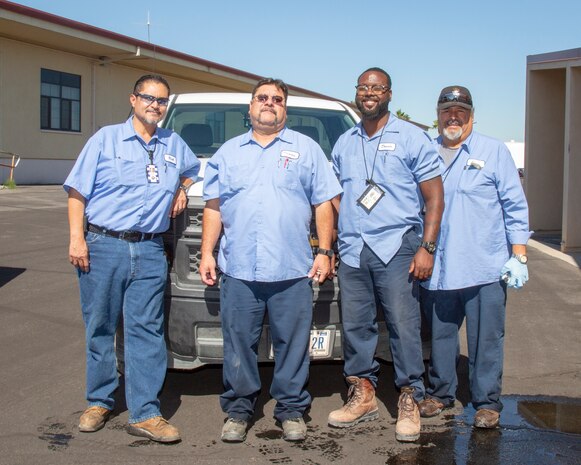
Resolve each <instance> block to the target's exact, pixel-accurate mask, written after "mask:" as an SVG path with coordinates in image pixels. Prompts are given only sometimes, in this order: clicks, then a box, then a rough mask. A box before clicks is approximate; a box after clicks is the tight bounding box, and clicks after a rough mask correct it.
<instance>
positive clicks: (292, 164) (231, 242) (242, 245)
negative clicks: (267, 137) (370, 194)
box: [204, 128, 341, 282]
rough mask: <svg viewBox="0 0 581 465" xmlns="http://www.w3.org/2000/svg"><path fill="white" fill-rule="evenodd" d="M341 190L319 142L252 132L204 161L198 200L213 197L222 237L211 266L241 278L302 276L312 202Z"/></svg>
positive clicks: (308, 259)
mask: <svg viewBox="0 0 581 465" xmlns="http://www.w3.org/2000/svg"><path fill="white" fill-rule="evenodd" d="M340 193H341V187H340V186H339V183H338V182H337V179H336V178H335V176H334V175H333V170H332V169H331V167H330V166H329V162H328V161H327V158H326V157H325V154H324V153H323V151H322V150H321V148H320V147H319V146H318V145H317V143H315V142H314V141H313V140H312V139H311V138H309V137H307V136H304V135H303V134H300V133H298V132H296V131H293V130H291V129H288V128H284V129H283V130H282V131H281V132H280V133H279V134H278V136H277V137H276V138H275V139H274V140H273V141H272V142H271V143H270V144H268V145H267V146H266V147H262V146H261V145H260V144H259V143H258V142H256V141H255V140H254V139H253V138H252V130H250V131H249V132H247V133H246V134H242V135H241V136H238V137H235V138H233V139H230V140H229V141H227V142H226V143H225V144H224V145H222V147H220V149H219V150H218V151H217V152H216V154H215V155H214V156H213V157H212V158H211V159H210V160H209V161H208V165H207V166H206V171H205V173H204V200H206V201H207V200H210V199H217V198H219V199H220V214H221V217H222V224H223V225H224V235H223V237H222V239H221V241H220V253H219V256H218V266H219V267H220V269H221V270H222V272H223V273H225V274H227V275H228V276H232V277H234V278H237V279H242V280H246V281H261V282H274V281H284V280H287V279H296V278H301V277H305V276H306V275H307V273H308V271H309V270H310V268H311V267H312V264H313V253H312V249H311V246H310V243H309V233H310V223H311V216H312V207H311V206H312V205H318V204H320V203H323V202H325V201H327V200H330V199H332V198H333V197H335V196H336V195H338V194H340Z"/></svg>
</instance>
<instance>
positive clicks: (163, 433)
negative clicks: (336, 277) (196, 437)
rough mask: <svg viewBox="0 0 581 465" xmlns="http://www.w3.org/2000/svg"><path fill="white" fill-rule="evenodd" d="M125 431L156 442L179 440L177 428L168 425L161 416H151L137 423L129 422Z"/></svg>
mask: <svg viewBox="0 0 581 465" xmlns="http://www.w3.org/2000/svg"><path fill="white" fill-rule="evenodd" d="M127 432H128V433H129V434H132V435H133V436H141V437H144V438H149V439H151V440H152V441H156V442H177V441H179V440H181V438H180V433H179V431H178V429H177V428H176V427H175V426H172V425H170V424H169V423H168V421H167V420H166V419H164V418H163V417H161V416H157V417H153V418H150V419H149V420H145V421H141V422H139V423H130V424H129V425H128V426H127Z"/></svg>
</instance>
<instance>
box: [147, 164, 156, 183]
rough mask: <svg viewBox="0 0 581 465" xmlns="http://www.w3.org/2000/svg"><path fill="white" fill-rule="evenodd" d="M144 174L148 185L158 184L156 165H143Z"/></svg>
mask: <svg viewBox="0 0 581 465" xmlns="http://www.w3.org/2000/svg"><path fill="white" fill-rule="evenodd" d="M145 174H146V176H147V182H148V183H149V184H159V170H158V169H157V166H156V165H145Z"/></svg>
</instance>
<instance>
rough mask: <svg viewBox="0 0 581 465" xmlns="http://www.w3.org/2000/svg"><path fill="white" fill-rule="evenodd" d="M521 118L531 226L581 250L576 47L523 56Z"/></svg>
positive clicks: (580, 85)
mask: <svg viewBox="0 0 581 465" xmlns="http://www.w3.org/2000/svg"><path fill="white" fill-rule="evenodd" d="M525 124H526V127H525V153H526V157H525V163H526V165H525V190H526V193H527V198H528V201H529V211H530V224H531V229H533V230H535V231H536V232H540V233H542V232H544V231H552V232H555V233H560V237H561V250H562V251H563V252H576V251H581V215H580V214H579V208H580V207H579V206H580V205H581V182H580V180H581V131H580V130H579V128H581V49H572V50H564V51H561V52H551V53H547V54H543V55H534V56H529V57H527V107H526V122H525Z"/></svg>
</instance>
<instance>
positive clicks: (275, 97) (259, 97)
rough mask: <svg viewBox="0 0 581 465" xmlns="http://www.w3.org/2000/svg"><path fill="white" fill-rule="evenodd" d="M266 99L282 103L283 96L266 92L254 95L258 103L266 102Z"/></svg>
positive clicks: (278, 103)
mask: <svg viewBox="0 0 581 465" xmlns="http://www.w3.org/2000/svg"><path fill="white" fill-rule="evenodd" d="M268 99H270V100H272V103H274V104H275V105H281V106H282V105H283V103H284V97H281V96H280V95H272V96H270V95H266V94H259V95H255V96H254V100H256V101H257V102H259V103H262V104H263V105H264V104H265V103H266V102H268Z"/></svg>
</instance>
